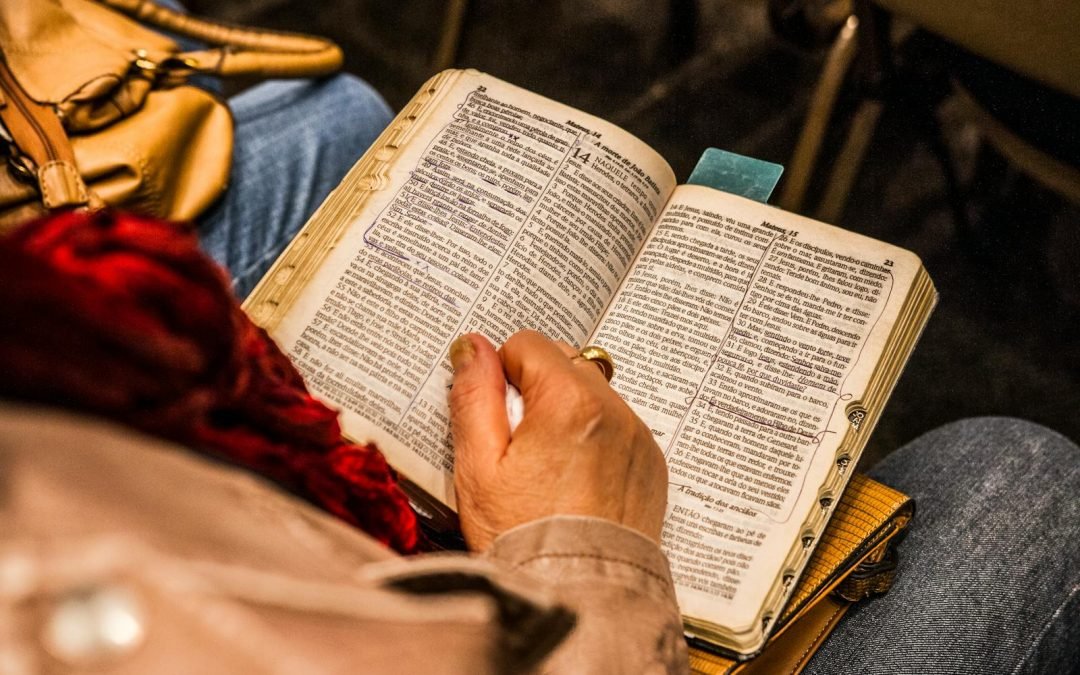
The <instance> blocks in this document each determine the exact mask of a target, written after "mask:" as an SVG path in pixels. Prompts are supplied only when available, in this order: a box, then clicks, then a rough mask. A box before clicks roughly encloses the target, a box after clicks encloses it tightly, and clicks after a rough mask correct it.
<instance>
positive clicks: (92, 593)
mask: <svg viewBox="0 0 1080 675" xmlns="http://www.w3.org/2000/svg"><path fill="white" fill-rule="evenodd" d="M145 619H146V616H145V610H144V609H143V607H142V604H141V603H140V602H139V598H138V597H137V596H136V595H135V593H134V592H133V591H132V590H131V589H128V588H124V587H121V586H101V587H96V588H89V589H85V590H82V591H78V592H72V593H70V594H67V595H65V596H62V597H61V598H59V599H58V601H57V602H56V604H55V606H54V607H53V610H52V613H51V614H49V615H48V617H47V618H46V620H45V624H44V627H43V629H42V635H41V641H42V644H43V645H44V647H45V649H46V651H48V652H49V654H51V655H52V656H53V657H55V658H56V659H59V660H60V661H63V662H65V663H67V664H70V665H73V666H86V665H88V664H92V663H95V662H100V661H104V660H111V659H115V658H118V657H121V656H124V655H126V654H129V653H131V652H133V651H134V650H135V649H137V648H138V647H139V645H141V644H142V643H143V640H144V639H145V637H146V627H145Z"/></svg>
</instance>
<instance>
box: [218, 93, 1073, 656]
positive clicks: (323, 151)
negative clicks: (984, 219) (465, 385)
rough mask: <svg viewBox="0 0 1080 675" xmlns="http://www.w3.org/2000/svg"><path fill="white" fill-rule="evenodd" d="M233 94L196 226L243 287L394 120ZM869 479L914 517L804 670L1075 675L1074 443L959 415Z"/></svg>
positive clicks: (366, 102)
mask: <svg viewBox="0 0 1080 675" xmlns="http://www.w3.org/2000/svg"><path fill="white" fill-rule="evenodd" d="M230 104H231V105H232V106H233V109H234V112H235V114H236V119H237V143H236V145H237V148H236V161H235V165H234V167H233V183H232V186H231V187H230V189H229V193H228V194H227V195H226V197H225V199H224V201H223V202H222V203H221V204H220V205H218V206H217V207H216V208H215V209H214V210H213V211H212V212H211V213H209V214H208V215H207V216H206V217H205V219H204V221H203V230H202V231H203V239H204V242H205V244H206V247H207V248H208V249H209V250H210V252H211V253H212V254H213V255H214V256H215V257H216V258H217V259H218V260H219V261H221V262H223V263H224V264H225V265H226V266H228V267H229V269H231V270H232V273H233V276H234V280H235V284H236V290H237V293H238V294H239V295H241V296H243V295H244V294H246V293H247V292H248V290H250V288H251V286H252V285H253V284H254V283H255V281H257V280H258V279H259V277H260V276H261V275H262V274H263V272H264V271H265V270H266V268H267V267H268V266H269V265H270V263H271V262H272V261H273V260H274V258H275V256H276V255H277V253H278V252H279V251H280V250H281V249H282V248H283V247H284V245H285V244H286V243H287V242H288V241H289V239H290V238H291V237H292V235H293V234H294V233H295V232H296V230H297V229H298V228H299V227H300V226H301V225H302V224H303V223H304V222H305V221H306V219H307V218H308V216H309V215H310V214H311V213H312V212H313V211H314V209H315V208H316V207H317V206H318V205H319V203H320V202H321V201H322V200H323V198H324V197H325V196H326V195H327V194H328V193H329V191H330V190H331V189H332V188H333V187H334V186H335V185H336V184H337V182H338V180H339V179H340V178H341V177H342V176H343V175H344V173H345V172H346V171H347V170H348V168H349V167H350V166H351V165H352V163H353V162H354V161H355V160H356V159H357V158H358V157H359V156H360V155H361V154H362V152H363V150H364V149H365V148H366V147H367V146H368V144H370V143H371V142H372V140H373V139H374V138H375V137H376V135H377V134H378V132H379V131H380V130H381V129H382V127H383V126H384V125H385V124H386V123H387V121H388V120H389V119H390V118H389V111H388V110H387V108H386V105H385V104H384V103H383V102H382V100H381V99H380V98H379V97H378V95H377V94H375V92H373V91H372V90H371V88H370V87H368V86H367V85H365V84H364V83H362V82H360V81H359V80H356V79H355V78H351V77H348V76H339V77H336V78H333V79H331V80H328V81H326V82H322V83H318V84H312V83H290V84H282V83H270V84H266V85H263V86H261V87H258V88H256V89H253V90H251V91H249V92H247V93H245V94H242V95H241V96H238V97H236V98H234V99H233V100H232V101H230ZM870 473H871V474H872V475H873V476H874V477H875V478H877V479H879V480H881V481H883V482H885V483H887V484H889V485H891V486H894V487H896V488H898V489H900V490H903V491H905V492H907V493H908V494H910V495H912V496H913V497H915V499H916V501H917V514H916V518H915V523H914V525H913V527H912V529H911V532H910V534H909V535H908V537H907V539H906V540H905V541H904V542H903V543H902V544H901V546H900V569H899V574H898V578H897V581H896V584H895V586H894V587H893V589H892V590H891V591H890V592H889V594H888V595H886V596H884V597H882V598H878V599H875V600H871V601H868V602H865V603H862V604H861V605H859V606H858V607H856V608H854V609H853V610H852V611H851V613H850V614H849V615H848V616H847V617H845V618H844V620H843V621H842V622H841V623H840V625H839V626H838V627H837V629H836V632H835V633H834V634H833V635H832V636H831V637H829V639H828V640H827V641H826V643H825V645H824V647H823V649H822V650H821V651H820V652H819V653H818V654H817V655H816V656H814V658H813V659H812V660H811V661H810V664H809V666H808V671H809V672H812V673H859V674H867V673H889V674H892V673H1067V672H1080V670H1078V669H1077V668H1078V667H1077V664H1078V663H1080V621H1078V618H1080V595H1078V594H1077V589H1078V587H1080V545H1078V541H1080V449H1078V448H1077V447H1076V446H1075V445H1073V444H1072V443H1070V442H1069V441H1067V440H1066V439H1064V438H1062V437H1061V436H1058V435H1057V434H1054V433H1053V432H1051V431H1048V430H1046V429H1044V428H1042V427H1038V426H1035V425H1032V424H1028V423H1025V422H1021V421H1017V420H1009V419H993V418H987V419H974V420H965V421H962V422H957V423H955V424H951V425H948V426H946V427H943V428H941V429H938V430H936V431H934V432H931V433H929V434H927V435H925V436H923V437H921V438H919V439H917V440H916V441H914V442H912V443H911V444H909V445H907V446H905V447H904V448H902V449H900V450H897V451H896V452H894V453H893V454H892V455H890V456H889V457H888V458H887V459H886V460H885V461H883V462H882V463H880V464H879V465H878V466H876V467H874V469H873V470H872V471H871V472H870Z"/></svg>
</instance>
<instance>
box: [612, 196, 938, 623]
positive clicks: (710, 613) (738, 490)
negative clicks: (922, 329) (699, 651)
mask: <svg viewBox="0 0 1080 675" xmlns="http://www.w3.org/2000/svg"><path fill="white" fill-rule="evenodd" d="M919 267H920V263H919V261H918V259H917V258H916V257H915V256H914V255H912V254H910V253H908V252H906V251H903V250H902V249H898V248H896V247H893V246H890V245H888V244H884V243H882V242H877V241H874V240H871V239H868V238H865V237H862V236H859V235H856V234H853V233H849V232H844V231H842V230H839V229H837V228H833V227H829V226H826V225H823V224H821V223H816V222H814V221H811V220H809V219H807V218H802V217H800V216H796V215H793V214H789V213H785V212H783V211H780V210H778V209H775V208H772V207H769V206H766V205H763V204H758V203H756V202H752V201H749V200H746V199H742V198H739V197H733V196H730V195H725V194H724V193H720V192H718V191H715V190H712V189H709V188H704V187H698V186H681V187H679V188H678V189H677V190H676V191H675V194H674V195H673V197H672V199H671V202H670V203H669V205H668V207H667V209H666V210H665V211H664V213H663V214H662V215H661V217H660V219H659V221H658V222H657V225H656V227H655V229H654V231H653V233H652V234H651V236H650V237H649V239H648V241H647V242H646V244H645V246H644V248H643V249H642V251H641V253H640V255H639V257H638V259H637V260H636V262H635V263H634V266H633V268H632V269H631V271H630V273H629V275H628V276H627V279H626V280H625V282H624V284H623V286H622V288H621V289H620V291H619V293H618V295H617V296H616V299H615V300H614V301H613V302H612V305H611V307H610V308H609V310H608V312H607V314H606V315H605V317H604V318H603V320H602V322H601V324H600V325H599V326H598V329H597V332H596V335H595V336H594V337H593V341H594V342H595V343H596V344H599V345H601V346H603V347H605V348H607V349H608V351H609V352H611V353H612V355H613V358H614V359H615V361H616V365H617V368H618V369H617V372H616V376H615V379H614V380H613V382H612V384H613V386H614V387H615V388H616V389H617V390H618V392H619V393H620V394H621V395H622V396H623V397H624V398H625V399H626V400H627V401H628V403H630V405H631V407H632V408H633V409H634V410H635V411H636V412H637V413H638V414H639V415H641V416H642V418H643V419H644V420H645V421H646V423H647V424H648V425H649V426H650V428H651V429H652V430H653V434H654V435H655V437H656V439H657V441H658V442H659V444H660V446H661V447H662V448H663V449H664V452H665V455H666V457H667V461H668V467H669V469H668V471H669V480H670V491H669V504H668V514H667V520H666V524H665V529H664V534H663V547H664V549H665V551H666V553H667V554H668V557H669V559H670V561H671V566H672V572H673V575H674V578H675V581H676V584H677V587H678V594H679V603H680V606H681V607H682V610H683V613H684V615H686V616H689V617H697V618H704V619H707V620H708V621H710V622H713V623H717V624H720V625H723V626H730V627H732V629H733V630H752V629H753V627H752V624H754V623H755V622H759V620H760V616H759V613H760V611H761V609H762V607H763V604H764V603H765V602H766V599H767V598H766V596H768V595H769V593H770V590H771V589H772V588H774V587H775V584H774V581H775V580H776V579H778V578H780V577H781V574H782V573H784V572H792V571H793V570H785V567H784V566H785V565H787V564H790V563H789V562H786V561H789V559H790V552H791V548H792V544H793V542H796V541H798V539H799V537H800V536H801V534H802V532H803V529H804V528H805V527H806V524H807V522H808V518H810V516H811V515H812V511H813V507H815V506H816V505H817V504H818V501H819V498H820V497H821V495H819V489H820V488H821V486H822V484H823V481H824V480H825V478H826V476H827V475H828V474H829V471H830V470H831V469H832V468H833V466H834V463H835V458H836V453H837V449H838V445H839V443H840V442H841V440H842V439H843V438H844V437H845V434H846V432H847V431H848V429H849V427H850V426H851V425H850V423H849V421H848V418H847V408H848V406H849V405H851V404H855V403H856V402H857V401H858V400H859V399H860V398H861V396H862V395H863V393H864V390H865V388H866V385H867V382H868V381H869V378H870V374H871V371H872V370H873V368H874V366H875V364H876V363H877V361H878V360H879V358H880V357H881V354H882V351H883V349H884V347H885V342H886V338H887V336H888V332H889V329H890V328H891V326H892V323H893V322H894V321H895V319H896V316H897V315H898V312H899V311H900V307H901V305H902V303H903V300H904V297H905V295H906V291H907V288H908V286H909V285H910V284H911V283H912V279H913V277H914V274H915V272H916V271H917V270H918V269H919ZM818 511H820V508H819V509H818ZM759 632H760V631H759Z"/></svg>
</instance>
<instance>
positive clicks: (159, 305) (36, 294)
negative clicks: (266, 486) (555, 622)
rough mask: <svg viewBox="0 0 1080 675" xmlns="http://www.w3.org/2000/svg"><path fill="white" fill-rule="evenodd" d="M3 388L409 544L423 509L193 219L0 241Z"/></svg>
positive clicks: (27, 234) (40, 224) (125, 219)
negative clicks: (309, 373)
mask: <svg viewBox="0 0 1080 675" xmlns="http://www.w3.org/2000/svg"><path fill="white" fill-rule="evenodd" d="M0 317H2V319H0V321H2V328H0V373H3V375H2V376H0V396H5V397H9V398H15V399H23V400H33V401H38V402H44V403H49V404H55V405H62V406H66V407H70V408H74V409H78V410H83V411H89V412H92V413H96V414H99V415H103V416H106V417H109V418H111V419H113V420H116V421H119V422H122V423H124V424H128V425H130V426H133V427H135V428H138V429H140V430H142V431H145V432H148V433H151V434H154V435H157V436H160V437H162V438H166V439H169V440H172V441H176V442H179V443H181V444H184V445H187V446H189V447H192V448H196V449H198V450H201V451H204V452H207V453H209V454H212V455H215V456H218V457H222V458H225V459H227V460H230V461H232V462H234V463H236V464H239V465H240V466H243V467H246V468H249V469H251V470H253V471H256V472H258V473H260V474H262V475H264V476H266V477H268V478H271V479H273V480H275V481H277V482H278V483H280V484H281V485H282V486H284V487H285V488H287V489H289V490H291V491H293V492H295V493H296V494H298V495H300V496H302V497H304V498H306V499H308V500H309V501H311V502H313V503H314V504H316V505H318V506H321V507H323V508H325V509H326V510H327V511H329V512H331V513H333V514H335V515H336V516H338V517H340V518H342V519H344V520H345V521H347V522H349V523H352V524H353V525H356V526H357V527H359V528H361V529H362V530H364V531H365V532H367V533H368V534H370V535H371V536H372V537H374V538H376V539H378V540H379V541H381V542H383V543H385V544H387V545H388V546H390V547H392V548H394V549H396V550H398V551H400V552H403V553H404V552H409V551H411V550H413V549H414V548H415V547H416V544H417V529H416V518H415V515H414V514H413V512H412V510H411V509H410V508H409V504H408V501H407V500H406V498H405V496H404V495H403V494H402V492H401V490H400V489H399V488H398V486H397V484H396V482H395V479H394V476H393V473H392V471H391V469H390V468H389V467H388V466H387V464H386V461H385V459H383V456H382V454H381V453H380V452H379V451H378V449H377V448H375V447H374V446H372V445H357V444H353V443H349V442H347V441H345V440H343V439H342V437H341V431H340V428H339V427H338V421H337V413H336V412H335V411H333V410H331V409H329V408H327V407H326V406H325V405H323V404H322V403H320V402H319V401H317V400H315V399H314V398H312V396H311V395H310V394H309V393H308V391H307V389H306V388H305V386H304V383H303V380H302V379H301V377H300V374H299V373H298V372H297V371H296V369H295V368H294V367H293V366H292V364H291V363H290V362H289V360H288V359H287V358H286V357H285V355H284V354H282V352H281V350H279V349H278V347H277V345H276V344H274V342H273V341H272V340H271V339H270V338H269V337H268V336H267V335H266V332H265V331H263V330H262V329H261V328H258V327H257V326H255V325H254V324H252V323H251V321H250V320H249V319H248V318H247V316H246V315H245V314H244V313H243V312H242V311H241V310H240V306H239V305H238V304H237V302H236V300H235V298H234V297H233V294H232V290H231V289H230V287H229V281H228V278H227V277H226V275H225V273H224V272H223V270H221V269H220V268H219V267H218V266H217V265H216V264H215V263H214V262H213V261H211V260H210V259H209V258H208V257H207V256H206V255H205V254H204V253H202V251H201V250H200V249H199V242H198V239H197V238H196V236H195V232H194V230H193V228H191V227H190V226H187V225H182V224H177V223H169V222H164V221H160V220H153V219H149V218H142V217H136V216H131V215H126V214H120V213H114V212H108V211H105V212H97V213H94V214H84V213H65V214H61V215H57V216H53V217H50V218H47V219H45V220H39V221H36V222H33V223H29V224H27V225H24V226H22V227H21V228H19V229H17V230H16V231H14V232H13V233H11V234H9V235H7V236H4V237H0Z"/></svg>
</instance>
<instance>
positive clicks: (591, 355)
mask: <svg viewBox="0 0 1080 675" xmlns="http://www.w3.org/2000/svg"><path fill="white" fill-rule="evenodd" d="M574 358H575V359H585V360H586V361H591V362H593V363H595V364H596V367H597V368H599V369H600V372H602V373H603V374H604V379H605V380H607V381H608V382H611V378H612V377H614V376H615V362H614V361H612V360H611V354H608V353H607V350H606V349H604V348H603V347H597V346H596V345H589V346H588V347H585V348H584V349H582V350H581V351H580V352H578V355H577V356H575V357H574Z"/></svg>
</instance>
